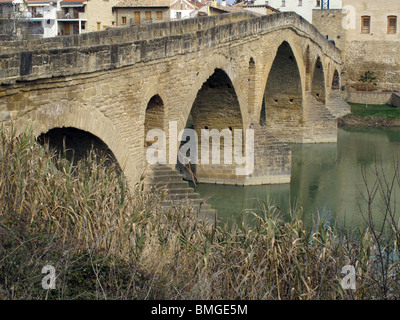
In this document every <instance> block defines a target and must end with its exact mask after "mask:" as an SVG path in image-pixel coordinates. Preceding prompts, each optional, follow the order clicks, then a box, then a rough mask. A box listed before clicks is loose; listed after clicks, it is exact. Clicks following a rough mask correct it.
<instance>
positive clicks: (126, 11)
mask: <svg viewBox="0 0 400 320" xmlns="http://www.w3.org/2000/svg"><path fill="white" fill-rule="evenodd" d="M160 11H161V12H162V19H157V12H160ZM135 12H140V24H148V23H155V22H163V21H168V20H169V17H170V13H169V8H118V9H116V10H115V15H116V20H117V24H116V25H117V26H119V27H121V26H124V24H123V21H122V18H123V17H125V18H126V24H125V25H127V26H129V25H134V24H135ZM146 12H151V20H149V19H147V18H146Z"/></svg>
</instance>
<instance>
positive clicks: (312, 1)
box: [254, 0, 342, 23]
mask: <svg viewBox="0 0 400 320" xmlns="http://www.w3.org/2000/svg"><path fill="white" fill-rule="evenodd" d="M254 4H255V5H262V4H266V5H269V6H271V7H273V8H275V9H278V10H279V11H281V12H286V11H294V12H296V13H297V14H299V15H300V16H302V17H303V18H304V19H306V20H307V21H308V22H310V23H312V11H313V10H314V9H322V8H323V9H342V0H255V1H254Z"/></svg>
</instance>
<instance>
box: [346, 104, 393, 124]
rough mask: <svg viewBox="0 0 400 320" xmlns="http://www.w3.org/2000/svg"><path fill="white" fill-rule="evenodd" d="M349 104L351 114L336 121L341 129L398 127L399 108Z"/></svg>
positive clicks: (384, 105) (383, 105) (381, 105)
mask: <svg viewBox="0 0 400 320" xmlns="http://www.w3.org/2000/svg"><path fill="white" fill-rule="evenodd" d="M349 104H350V106H351V113H350V114H348V115H346V116H344V117H342V118H340V119H338V125H339V126H341V127H400V108H396V107H394V106H391V105H387V104H360V103H349Z"/></svg>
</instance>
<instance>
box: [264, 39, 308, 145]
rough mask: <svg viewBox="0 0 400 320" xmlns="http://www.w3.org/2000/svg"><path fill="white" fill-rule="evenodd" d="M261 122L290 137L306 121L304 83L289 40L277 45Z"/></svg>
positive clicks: (276, 132)
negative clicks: (304, 117)
mask: <svg viewBox="0 0 400 320" xmlns="http://www.w3.org/2000/svg"><path fill="white" fill-rule="evenodd" d="M260 111H261V112H260V124H261V125H266V126H268V128H269V129H270V130H271V132H272V133H273V134H274V135H275V136H276V137H277V138H279V139H281V140H282V141H290V140H291V139H292V135H293V134H294V131H296V130H297V129H298V128H299V127H301V125H302V121H303V86H302V77H301V73H300V68H299V64H298V60H297V59H296V56H295V53H294V52H293V50H292V47H291V45H290V44H289V43H288V42H287V41H283V42H282V43H281V45H280V46H279V47H278V49H277V53H276V55H275V58H274V60H273V63H272V66H271V69H270V71H269V74H268V78H267V82H266V85H265V89H264V95H263V103H262V108H261V110H260Z"/></svg>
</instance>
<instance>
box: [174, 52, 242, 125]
mask: <svg viewBox="0 0 400 320" xmlns="http://www.w3.org/2000/svg"><path fill="white" fill-rule="evenodd" d="M236 67H237V66H236V65H235V61H231V60H229V59H228V58H227V57H224V56H222V55H213V56H212V57H211V58H210V59H207V63H206V64H205V65H203V67H201V70H200V71H198V72H197V74H196V81H195V82H194V84H193V86H192V88H191V90H190V93H189V95H188V98H187V99H185V100H186V102H187V104H186V107H185V109H184V110H183V119H182V120H183V123H181V126H179V125H178V130H179V129H180V128H183V127H185V125H186V123H187V119H188V118H189V115H190V112H191V111H192V109H193V105H194V103H195V101H196V99H198V95H199V92H200V91H201V90H202V88H203V85H204V84H205V83H207V81H208V80H209V79H210V78H211V77H212V76H213V75H214V74H215V72H216V70H220V71H223V73H224V74H225V75H226V78H225V80H229V83H230V84H229V86H231V87H232V89H233V91H234V92H235V95H236V98H237V102H238V106H239V109H240V113H241V117H242V122H243V126H244V127H247V124H248V112H247V109H246V108H245V106H247V101H246V99H247V93H246V94H245V92H246V89H247V88H244V90H243V89H242V86H241V81H242V78H240V77H238V76H236V72H235V69H236ZM220 71H218V72H220Z"/></svg>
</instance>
